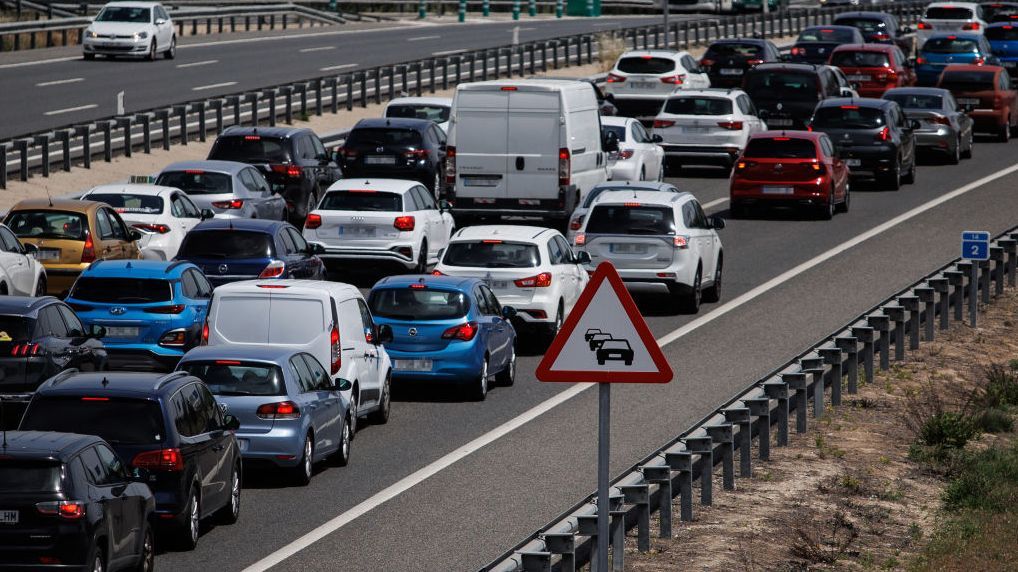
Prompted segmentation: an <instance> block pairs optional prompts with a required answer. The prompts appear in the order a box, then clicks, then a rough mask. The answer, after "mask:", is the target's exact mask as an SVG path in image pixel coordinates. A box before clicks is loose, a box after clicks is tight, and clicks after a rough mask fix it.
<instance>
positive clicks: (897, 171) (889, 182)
mask: <svg viewBox="0 0 1018 572" xmlns="http://www.w3.org/2000/svg"><path fill="white" fill-rule="evenodd" d="M884 186H885V187H887V189H888V190H889V191H897V190H898V189H900V188H901V159H900V158H899V159H898V160H896V161H895V162H894V167H893V168H892V169H891V174H890V175H887V177H886V179H885V180H884Z"/></svg>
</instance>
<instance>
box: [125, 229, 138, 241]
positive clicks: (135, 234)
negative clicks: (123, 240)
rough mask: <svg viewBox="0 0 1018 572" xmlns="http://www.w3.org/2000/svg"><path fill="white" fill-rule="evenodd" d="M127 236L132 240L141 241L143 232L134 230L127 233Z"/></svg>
mask: <svg viewBox="0 0 1018 572" xmlns="http://www.w3.org/2000/svg"><path fill="white" fill-rule="evenodd" d="M127 236H128V237H130V238H131V240H141V231H139V230H133V229H132V230H131V231H130V232H128V233H127Z"/></svg>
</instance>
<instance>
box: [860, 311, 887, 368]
mask: <svg viewBox="0 0 1018 572" xmlns="http://www.w3.org/2000/svg"><path fill="white" fill-rule="evenodd" d="M866 321H867V322H868V323H869V325H870V326H871V327H872V328H873V329H874V330H876V331H878V332H880V339H879V340H877V348H876V349H877V351H878V352H880V369H881V370H882V371H887V370H889V369H891V355H890V353H891V340H890V337H889V335H890V330H891V319H890V318H889V317H887V316H885V315H884V314H871V315H869V316H867V317H866ZM869 381H873V378H869Z"/></svg>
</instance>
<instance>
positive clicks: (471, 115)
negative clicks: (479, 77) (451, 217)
mask: <svg viewBox="0 0 1018 572" xmlns="http://www.w3.org/2000/svg"><path fill="white" fill-rule="evenodd" d="M455 109H456V120H455V121H456V122H455V126H454V130H455V146H456V171H457V180H456V196H457V197H462V198H490V199H498V198H505V197H506V189H507V187H506V185H507V183H508V181H507V179H506V176H505V175H506V171H507V150H506V123H507V114H508V110H509V93H508V92H505V91H501V90H498V89H495V88H492V89H483V90H480V89H478V90H472V89H462V90H460V91H458V92H457V93H456V103H455Z"/></svg>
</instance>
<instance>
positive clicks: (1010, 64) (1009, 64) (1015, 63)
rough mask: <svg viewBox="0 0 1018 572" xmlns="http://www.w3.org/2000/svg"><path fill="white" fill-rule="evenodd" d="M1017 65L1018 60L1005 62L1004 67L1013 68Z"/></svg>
mask: <svg viewBox="0 0 1018 572" xmlns="http://www.w3.org/2000/svg"><path fill="white" fill-rule="evenodd" d="M1015 66H1018V62H1004V67H1006V68H1013V67H1015Z"/></svg>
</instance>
